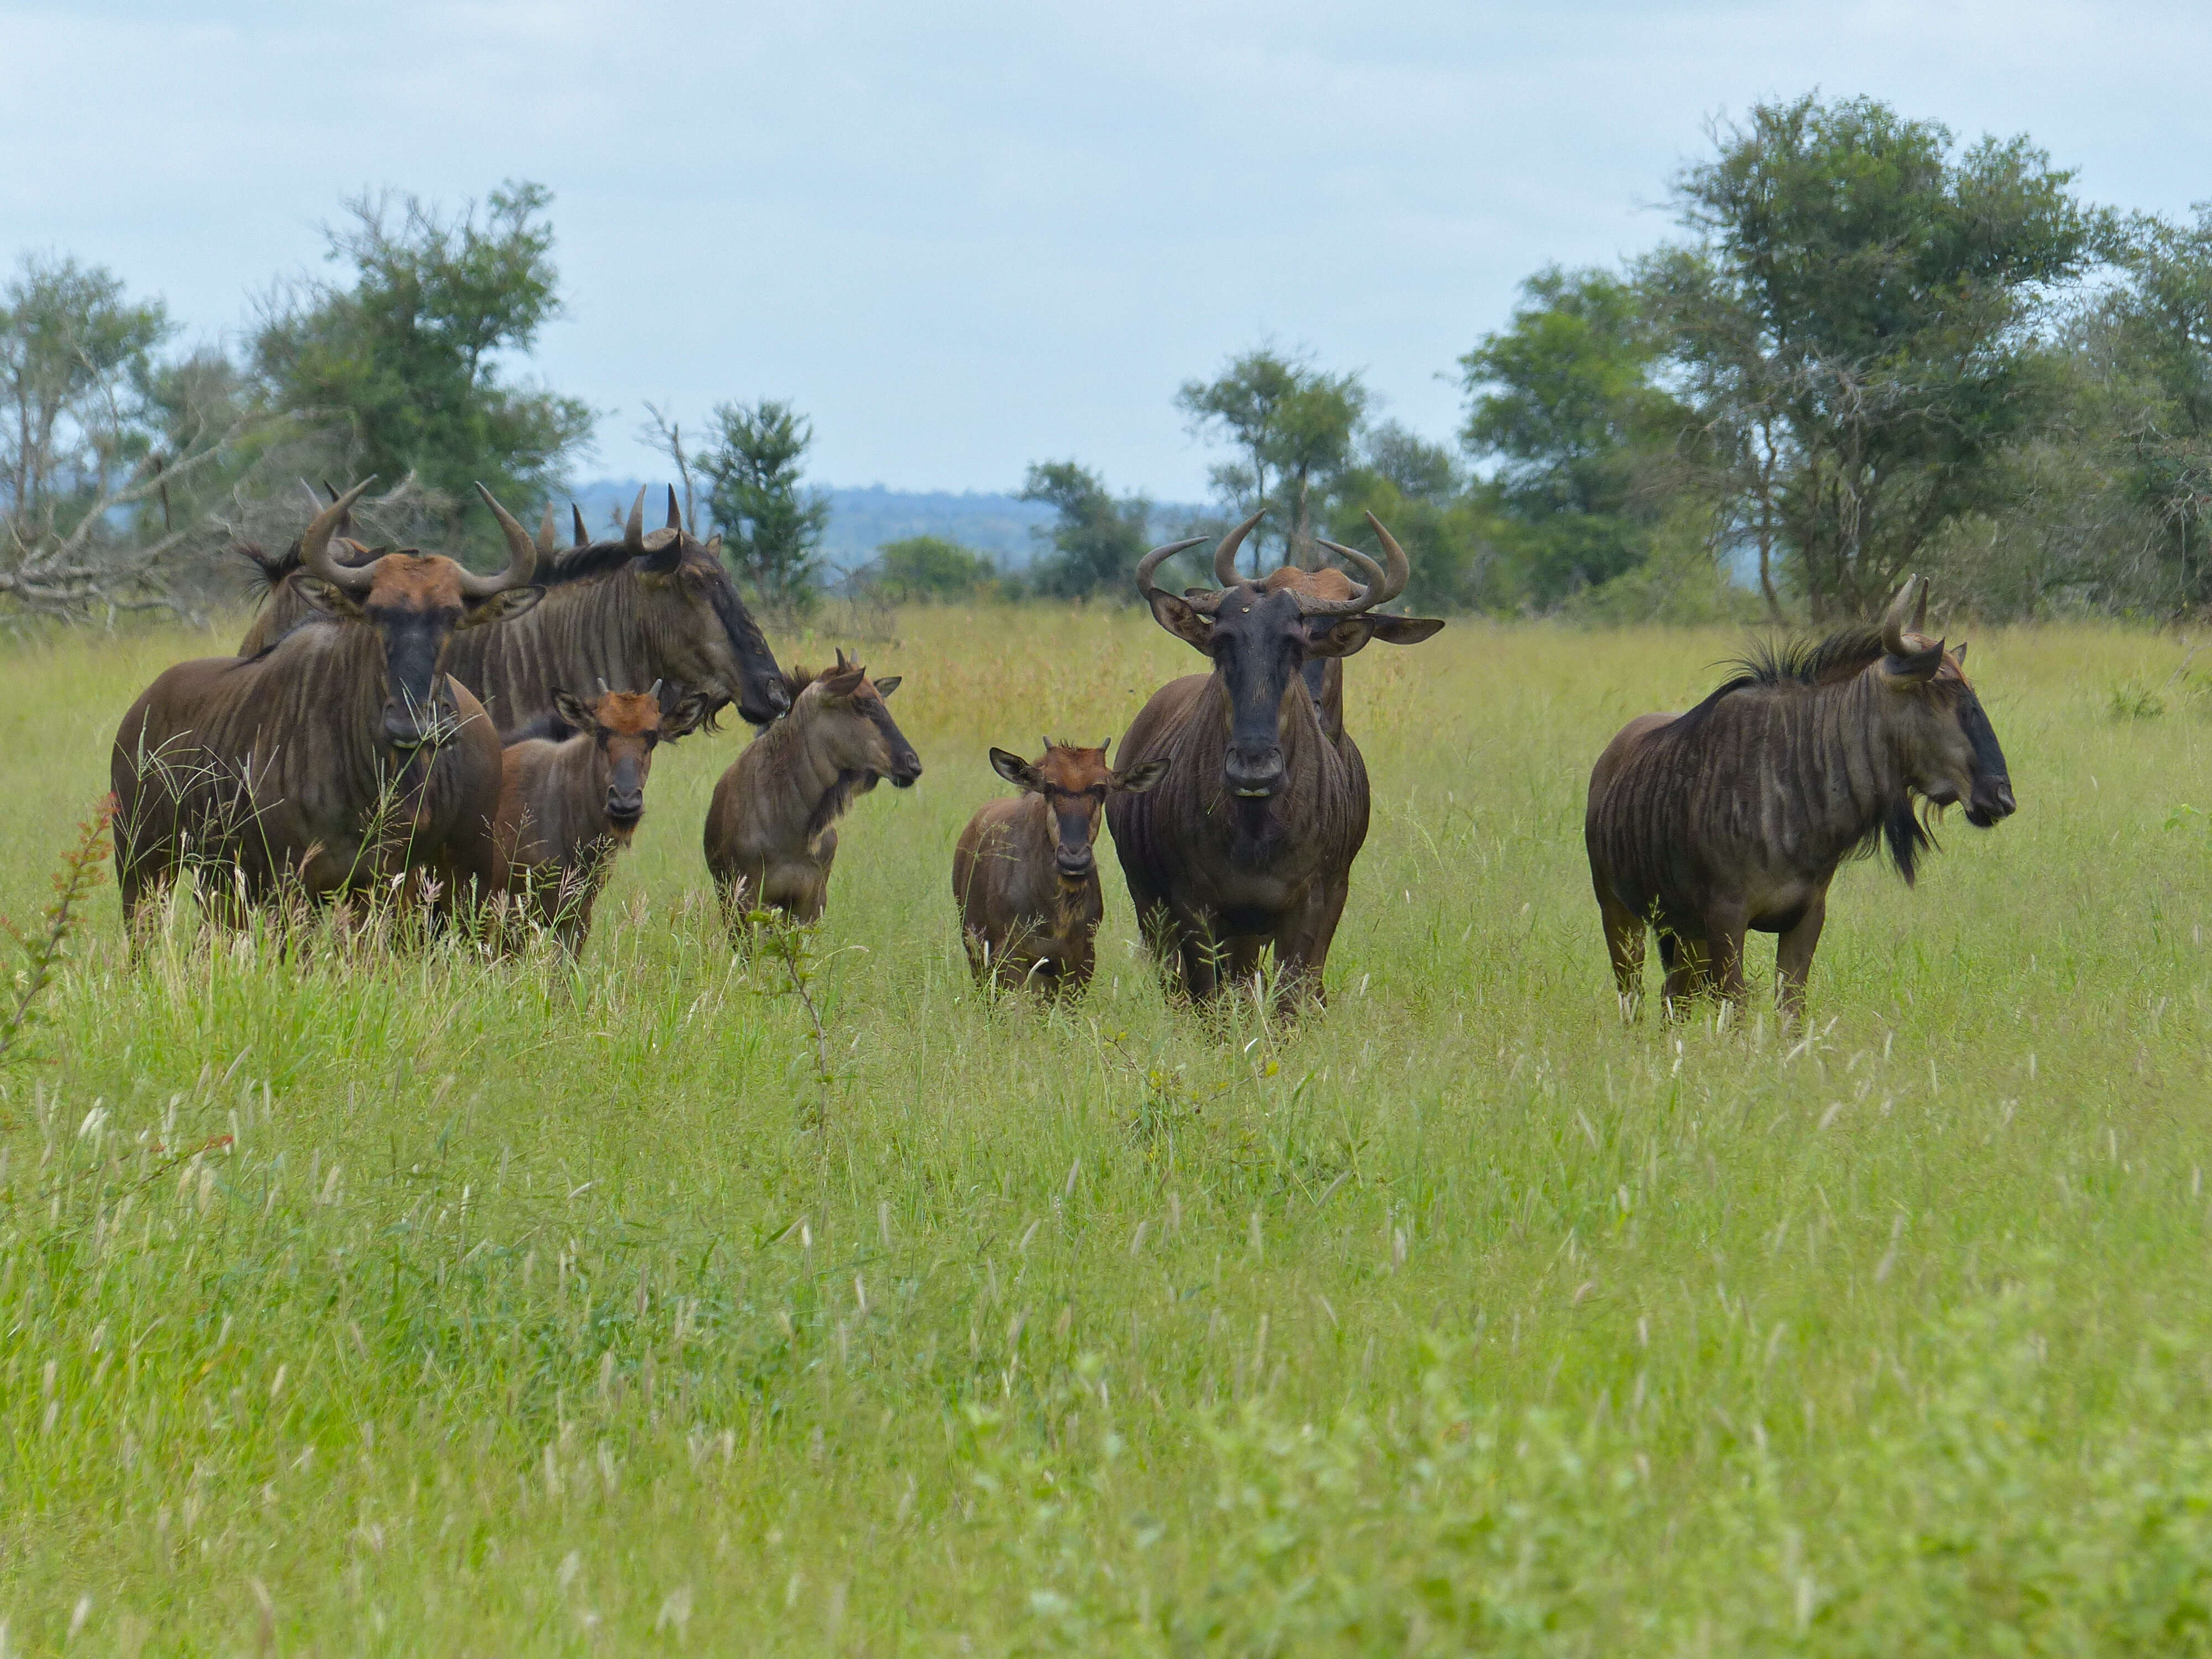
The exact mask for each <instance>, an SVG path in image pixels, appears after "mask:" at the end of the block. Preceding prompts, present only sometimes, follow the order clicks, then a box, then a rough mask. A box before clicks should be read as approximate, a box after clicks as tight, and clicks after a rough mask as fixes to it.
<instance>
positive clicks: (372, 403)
mask: <svg viewBox="0 0 2212 1659" xmlns="http://www.w3.org/2000/svg"><path fill="white" fill-rule="evenodd" d="M551 200H552V197H551V196H550V194H549V193H548V192H547V191H546V190H545V188H544V186H543V185H534V184H528V183H513V182H510V183H507V184H505V185H501V187H500V188H499V189H497V190H495V191H492V192H491V194H490V196H489V197H487V198H486V200H485V202H484V204H483V211H482V213H481V216H479V212H478V209H477V204H474V203H471V204H469V205H468V206H467V207H466V208H465V209H464V210H462V211H461V213H460V214H459V216H457V217H447V216H441V214H440V213H439V212H438V211H437V210H436V209H435V207H434V206H428V205H425V204H423V203H422V201H420V200H419V199H417V198H416V197H412V196H406V197H400V198H398V201H397V202H396V203H395V202H394V201H393V200H392V198H391V197H385V196H378V197H367V196H364V197H359V198H357V199H356V200H354V201H351V202H349V203H348V204H346V208H347V211H348V213H349V216H350V218H351V222H350V223H349V224H348V225H345V226H343V227H342V228H334V229H331V231H329V232H328V233H327V234H328V237H329V243H330V247H329V255H328V257H329V258H331V260H332V261H333V262H335V263H337V264H343V265H344V266H347V267H349V271H350V280H349V282H347V283H344V284H343V285H341V284H339V283H316V282H303V283H301V284H299V285H297V286H296V287H295V288H293V289H290V290H289V291H287V292H283V293H280V294H279V295H277V296H276V298H275V299H274V300H272V301H271V303H270V307H269V309H268V313H267V315H266V316H265V317H264V322H263V326H262V328H261V331H260V333H259V336H258V338H257V339H256V341H255V343H254V360H255V362H256V364H257V366H258V369H259V371H260V373H261V375H262V377H263V379H264V382H265V383H266V385H267V386H268V388H269V395H270V398H271V399H272V401H273V402H274V403H275V404H276V405H277V406H278V407H279V408H282V409H283V410H287V411H289V412H291V413H293V414H295V415H296V416H301V417H303V418H306V419H308V420H313V421H325V420H335V421H337V422H339V423H340V424H341V425H342V426H343V428H344V430H345V432H346V435H347V451H348V453H347V456H346V459H347V461H348V463H349V467H350V470H352V471H357V472H373V473H375V474H377V475H379V476H380V477H384V478H386V479H388V480H396V479H398V478H400V477H404V476H405V475H407V474H408V473H410V472H411V473H414V474H416V476H417V477H419V478H420V480H421V481H422V483H423V484H424V485H426V486H427V487H428V488H429V489H433V490H435V491H437V492H439V493H440V494H441V495H444V496H446V497H448V498H450V500H451V501H453V503H454V506H453V509H452V510H453V513H455V514H456V515H458V514H459V510H460V503H462V502H463V501H467V500H470V499H472V495H471V491H470V486H471V484H473V483H477V481H479V480H480V481H482V482H483V483H485V484H487V485H489V487H490V488H491V489H492V490H493V491H494V492H495V494H497V495H501V497H503V498H504V499H505V500H507V501H510V502H513V503H518V504H519V503H521V502H524V501H528V500H530V499H531V498H532V497H534V496H537V495H542V494H544V493H546V492H548V491H550V489H553V488H554V486H555V485H556V483H558V481H559V479H560V477H561V474H562V470H563V468H564V467H565V465H567V463H568V460H569V459H570V458H571V457H572V456H574V453H576V452H577V450H578V449H579V448H580V447H581V446H582V445H583V444H584V443H585V442H586V440H587V439H588V438H589V437H590V435H591V431H592V411H591V410H590V409H589V408H587V407H586V405H585V404H581V403H580V402H578V401H577V400H576V399H574V398H563V397H560V396H557V395H556V394H555V393H553V392H550V391H547V390H545V389H544V388H543V387H540V386H528V385H510V384H508V383H507V380H506V379H505V378H504V374H503V368H504V362H505V360H506V359H507V357H508V356H512V355H514V354H520V353H526V352H528V351H529V350H530V349H531V348H532V346H533V345H534V344H535V343H537V340H538V334H539V332H540V331H542V330H543V329H544V326H545V325H546V324H547V323H548V322H550V321H551V320H552V319H554V318H556V317H557V316H558V315H559V314H560V311H561V301H560V292H559V273H558V272H557V270H556V269H555V266H554V264H553V258H552V252H553V230H552V227H551V226H550V224H549V223H547V222H546V221H545V219H544V211H545V209H546V207H547V205H548V204H550V201H551ZM481 519H482V515H481V514H477V515H472V516H471V518H470V519H469V520H466V522H467V523H469V524H471V525H474V526H476V528H477V531H478V532H481V534H482V535H483V537H485V538H489V539H490V540H496V539H497V538H496V534H495V532H493V531H492V530H491V529H489V527H488V526H483V524H482V523H481ZM462 522H463V521H462V520H459V517H458V516H456V518H455V519H454V520H453V527H454V529H455V531H456V532H458V531H459V527H460V526H461V524H462Z"/></svg>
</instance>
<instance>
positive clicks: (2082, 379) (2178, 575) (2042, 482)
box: [1178, 97, 2212, 622]
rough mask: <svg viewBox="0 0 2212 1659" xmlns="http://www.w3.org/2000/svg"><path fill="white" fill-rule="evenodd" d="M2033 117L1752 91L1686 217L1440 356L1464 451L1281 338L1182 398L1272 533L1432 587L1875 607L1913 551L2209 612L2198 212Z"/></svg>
mask: <svg viewBox="0 0 2212 1659" xmlns="http://www.w3.org/2000/svg"><path fill="white" fill-rule="evenodd" d="M2072 186H2073V178H2072V175H2071V174H2070V173H2066V172H2064V171H2063V170H2060V169H2057V168H2054V167H2052V166H2051V163H2050V161H2049V159H2048V158H2047V157H2046V156H2045V154H2044V153H2043V152H2042V151H2040V150H2039V149H2036V148H2035V147H2034V145H2033V144H2032V143H2029V142H2028V141H2027V139H2025V138H2013V139H2009V140H2002V141H2000V140H1997V139H1994V138H1984V139H1982V140H1981V141H1979V142H1978V143H1973V144H1972V145H1970V146H1967V147H1966V148H1964V149H1961V148H1960V146H1959V145H1958V144H1957V143H1956V142H1955V141H1954V137H1953V135H1952V134H1951V133H1950V132H1949V131H1948V130H1947V129H1946V128H1945V127H1943V126H1942V125H1939V124H1937V123H1936V122H1932V121H1922V120H1913V119H1909V118H1905V117H1904V116H1901V115H1899V113H1898V112H1895V111H1894V110H1893V109H1891V108H1889V107H1888V106H1885V105H1883V104H1881V103H1878V102H1875V101H1872V100H1864V99H1852V100H1837V101H1832V102H1823V101H1821V100H1818V99H1817V98H1813V97H1806V98H1802V99H1798V100H1795V101H1792V102H1788V103H1778V104H1772V105H1765V106H1759V107H1757V108H1755V109H1753V111H1752V112H1750V113H1749V114H1748V115H1747V117H1746V118H1744V119H1743V120H1742V121H1741V123H1739V124H1737V125H1732V126H1728V127H1724V128H1722V129H1720V130H1718V131H1717V133H1716V135H1715V145H1714V149H1713V152H1712V153H1711V155H1708V156H1707V157H1705V159H1704V160H1702V161H1697V162H1695V163H1693V164H1692V165H1690V166H1689V167H1686V168H1685V169H1684V170H1683V171H1682V173H1680V175H1679V176H1678V177H1677V178H1675V179H1674V180H1673V181H1672V182H1671V193H1672V199H1673V204H1674V209H1675V212H1676V220H1677V223H1678V225H1679V227H1680V232H1681V234H1680V236H1679V238H1678V239H1676V240H1672V241H1670V242H1668V244H1666V245H1665V246H1661V247H1660V248H1658V249H1656V251H1654V252H1650V253H1647V254H1644V255H1642V256H1640V257H1638V258H1632V259H1631V260H1628V261H1627V262H1626V263H1625V264H1623V265H1621V266H1620V267H1619V268H1617V269H1610V270H1600V269H1591V270H1561V269H1558V268H1553V269H1547V270H1542V271H1539V272H1538V273H1536V274H1535V275H1534V276H1530V277H1529V278H1528V281H1527V282H1526V283H1524V284H1523V285H1522V295H1521V301H1520V304H1519V305H1518V306H1517V307H1516V309H1515V312H1514V313H1513V315H1512V317H1511V319H1510V321H1509V322H1508V323H1507V324H1506V325H1505V326H1504V328H1502V329H1499V330H1498V331H1496V332H1494V333H1492V334H1489V335H1487V336H1486V337H1483V338H1482V339H1481V340H1480V341H1479V342H1477V343H1476V344H1475V345H1474V349H1472V350H1470V351H1469V352H1468V354H1467V355H1466V356H1463V357H1462V358H1461V359H1460V360H1459V362H1458V364H1457V370H1458V379H1459V380H1460V382H1461V384H1462V386H1463V388H1464V390H1465V393H1466V404H1465V416H1464V420H1463V422H1462V426H1461V428H1460V430H1459V432H1458V433H1457V435H1456V439H1457V441H1456V443H1455V445H1452V446H1446V445H1443V444H1439V443H1437V442H1434V441H1430V440H1427V439H1425V438H1423V437H1421V436H1420V435H1417V434H1414V433H1411V432H1408V431H1407V430H1405V429H1404V428H1402V427H1400V426H1398V425H1396V424H1395V423H1393V422H1388V421H1382V422H1376V421H1374V420H1372V419H1371V418H1370V411H1371V408H1372V404H1373V399H1372V398H1371V396H1370V392H1369V390H1368V388H1367V387H1366V386H1364V383H1363V381H1362V380H1361V379H1360V377H1359V376H1358V375H1357V374H1330V373H1328V372H1326V371H1324V370H1323V369H1322V368H1318V367H1316V366H1315V365H1314V364H1313V363H1312V362H1310V361H1304V360H1301V359H1300V358H1298V357H1297V356H1294V355H1286V354H1285V353H1282V352H1279V351H1277V350H1274V349H1261V350H1256V351H1252V352H1249V353H1246V354H1244V355H1243V356H1239V357H1237V358H1236V359H1234V360H1232V361H1231V362H1230V363H1229V364H1228V365H1227V366H1226V367H1225V369H1224V370H1223V372H1222V373H1221V374H1219V375H1218V377H1217V378H1215V379H1214V380H1210V381H1201V382H1193V383H1192V384H1190V385H1188V386H1185V387H1183V389H1182V394H1181V396H1180V398H1179V400H1178V401H1179V403H1180V405H1181V407H1182V410H1183V411H1184V412H1185V413H1186V415H1187V416H1188V417H1189V419H1190V420H1191V422H1192V423H1193V425H1194V428H1196V429H1197V430H1199V431H1200V432H1201V433H1204V434H1206V435H1210V436H1212V437H1213V438H1215V439H1217V440H1218V441H1220V443H1221V444H1222V445H1223V447H1225V449H1226V450H1227V451H1228V452H1229V454H1230V457H1231V459H1227V460H1225V462H1224V463H1223V464H1222V465H1219V466H1218V467H1216V468H1215V469H1214V473H1213V481H1214V485H1215V489H1216V491H1217V493H1218V496H1219V498H1220V501H1221V504H1222V508H1223V513H1224V516H1225V517H1226V516H1241V515H1242V514H1243V513H1246V512H1248V511H1249V510H1252V509H1254V508H1255V507H1266V508H1267V511H1268V513H1269V524H1270V526H1271V527H1272V528H1273V532H1274V543H1273V550H1274V551H1275V552H1276V553H1284V552H1287V553H1288V554H1290V555H1291V556H1300V555H1302V554H1305V553H1307V552H1308V551H1309V550H1310V543H1311V540H1312V538H1314V537H1315V536H1316V535H1317V534H1325V535H1327V536H1329V537H1331V538H1335V539H1339V540H1344V541H1348V542H1354V543H1360V544H1364V542H1365V538H1364V531H1363V528H1362V525H1363V514H1364V513H1365V512H1366V511H1368V510H1370V509H1371V510H1373V511H1374V512H1375V513H1376V514H1377V515H1378V516H1380V517H1381V518H1382V519H1383V520H1384V521H1385V522H1387V523H1388V524H1389V525H1390V526H1391V527H1392V528H1393V530H1394V531H1395V532H1397V533H1398V535H1399V536H1400V538H1401V540H1403V541H1404V542H1406V544H1407V545H1408V546H1409V547H1411V548H1413V549H1414V550H1415V552H1416V557H1415V560H1414V568H1415V574H1414V582H1415V587H1414V588H1413V590H1412V591H1411V592H1409V598H1410V599H1413V600H1414V601H1415V602H1417V603H1418V604H1419V605H1421V606H1423V607H1425V608H1436V609H1450V608H1459V609H1465V610H1481V611H1493V612H1498V613H1503V614H1545V613H1565V614H1569V615H1577V616H1581V617H1588V618H1591V619H1595V620H1634V619H1642V618H1659V619H1670V620H1681V621H1691V620H1701V619H1709V618H1716V617H1746V618H1753V617H1759V616H1762V615H1763V616H1765V617H1770V618H1772V619H1775V620H1783V619H1789V618H1805V619H1809V620H1812V621H1815V622H1819V621H1824V620H1826V619H1829V618H1832V617H1849V616H1864V615H1867V614H1869V613H1870V612H1871V611H1874V610H1875V609H1877V608H1878V607H1879V605H1880V604H1881V600H1882V599H1884V598H1885V597H1886V596H1887V594H1888V592H1890V591H1891V590H1892V589H1893V587H1894V586H1896V584H1897V582H1898V581H1899V579H1900V578H1901V577H1902V575H1904V574H1905V573H1906V572H1908V571H1910V570H1919V571H1923V572H1927V573H1931V574H1936V575H1938V576H1939V577H1940V578H1941V579H1942V587H1943V590H1944V591H1945V592H1948V593H1951V594H1954V595H1958V596H1960V599H1961V601H1962V602H1963V603H1965V604H1967V605H1971V606H1972V608H1973V609H1974V610H1975V611H1977V612H1978V613H1980V614H1982V615H1984V616H1988V617H2039V616H2049V615H2053V614H2062V613H2066V612H2082V611H2101V612H2106V613H2112V614H2121V615H2133V616H2142V617H2161V618H2162V617H2177V616H2182V615H2185V614H2189V613H2192V612H2194V611H2198V610H2199V609H2201V608H2202V607H2203V606H2204V605H2206V604H2207V603H2208V601H2212V543H2208V526H2207V523H2206V512H2207V507H2208V506H2212V428H2209V427H2208V420H2212V211H2201V212H2200V216H2199V218H2198V220H2197V222H2196V223H2195V224H2194V225H2190V226H2179V225H2174V224H2172V223H2169V222H2166V221H2163V220H2160V219H2158V218H2154V217H2151V216H2144V215H2136V216H2122V215H2120V214H2118V213H2115V212H2113V211H2111V210H2106V209H2101V208H2098V207H2095V206H2093V205H2091V204H2085V203H2083V202H2081V200H2079V199H2078V197H2076V196H2075V192H2074V191H2073V187H2072Z"/></svg>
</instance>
